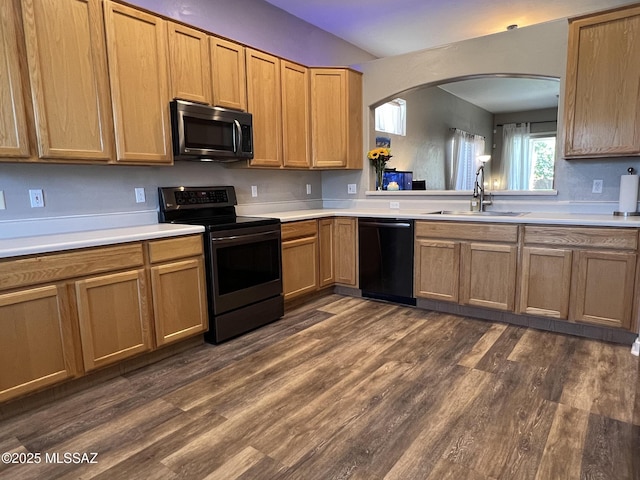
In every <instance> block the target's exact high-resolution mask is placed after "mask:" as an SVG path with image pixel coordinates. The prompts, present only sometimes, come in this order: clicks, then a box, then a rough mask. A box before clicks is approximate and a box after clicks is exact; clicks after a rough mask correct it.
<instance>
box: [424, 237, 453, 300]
mask: <svg viewBox="0 0 640 480" xmlns="http://www.w3.org/2000/svg"><path fill="white" fill-rule="evenodd" d="M414 258H415V263H416V266H415V279H414V284H415V287H414V288H415V294H416V296H417V297H422V298H430V299H432V300H444V301H447V302H456V303H457V302H458V299H459V286H460V242H454V241H447V240H424V239H417V240H416V244H415V257H414Z"/></svg>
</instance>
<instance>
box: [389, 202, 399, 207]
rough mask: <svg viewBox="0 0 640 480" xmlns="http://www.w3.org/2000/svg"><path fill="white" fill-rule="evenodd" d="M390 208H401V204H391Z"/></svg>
mask: <svg viewBox="0 0 640 480" xmlns="http://www.w3.org/2000/svg"><path fill="white" fill-rule="evenodd" d="M389 208H400V202H389Z"/></svg>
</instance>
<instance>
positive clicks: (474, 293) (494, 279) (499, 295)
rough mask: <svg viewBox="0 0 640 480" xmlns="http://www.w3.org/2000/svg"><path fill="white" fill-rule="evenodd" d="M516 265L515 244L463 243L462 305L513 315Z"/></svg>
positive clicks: (461, 267)
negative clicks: (502, 311)
mask: <svg viewBox="0 0 640 480" xmlns="http://www.w3.org/2000/svg"><path fill="white" fill-rule="evenodd" d="M516 262H517V248H516V246H515V245H501V244H483V243H466V242H465V243H462V246H461V256H460V282H461V284H460V302H461V303H463V304H466V305H474V306H478V307H487V308H495V309H498V310H506V311H510V312H512V311H513V310H514V303H515V290H516V288H515V286H516Z"/></svg>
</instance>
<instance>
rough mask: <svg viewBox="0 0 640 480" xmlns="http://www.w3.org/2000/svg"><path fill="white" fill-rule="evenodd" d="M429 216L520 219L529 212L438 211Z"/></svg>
mask: <svg viewBox="0 0 640 480" xmlns="http://www.w3.org/2000/svg"><path fill="white" fill-rule="evenodd" d="M427 213H428V214H429V215H467V216H473V217H476V216H479V217H484V216H487V217H494V216H496V217H520V216H522V215H526V214H527V213H529V212H495V211H492V210H489V211H484V212H472V211H471V210H438V211H436V212H427Z"/></svg>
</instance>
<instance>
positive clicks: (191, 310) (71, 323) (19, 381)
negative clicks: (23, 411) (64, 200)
mask: <svg viewBox="0 0 640 480" xmlns="http://www.w3.org/2000/svg"><path fill="white" fill-rule="evenodd" d="M145 249H146V253H145ZM203 262H204V259H203V246H202V236H201V235H190V236H185V237H175V238H170V239H163V240H154V241H148V242H134V243H129V244H122V245H116V246H108V247H97V248H88V249H81V250H72V251H68V252H60V253H50V254H45V255H33V256H28V257H23V258H19V259H11V258H7V259H1V260H0V332H1V335H0V365H2V368H0V402H2V401H5V400H9V399H11V398H15V397H18V396H21V395H24V394H27V393H30V392H33V391H35V390H39V389H42V388H44V387H47V386H49V385H53V384H55V383H59V382H62V381H64V380H67V379H69V378H72V377H75V376H79V375H82V374H83V373H84V372H90V371H92V370H95V369H98V368H101V367H104V366H107V365H111V364H114V363H116V362H119V361H122V360H124V359H126V358H129V357H132V356H134V355H138V354H140V353H143V352H147V351H149V350H152V349H154V348H156V347H160V346H163V345H165V344H168V343H172V342H175V341H178V340H181V339H184V338H186V337H189V336H193V335H197V334H199V333H202V332H203V331H204V330H206V328H207V325H208V320H207V303H206V288H205V280H204V278H205V277H204V265H203ZM149 279H151V283H149ZM154 332H155V342H154Z"/></svg>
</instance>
